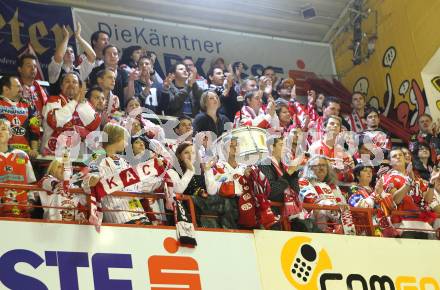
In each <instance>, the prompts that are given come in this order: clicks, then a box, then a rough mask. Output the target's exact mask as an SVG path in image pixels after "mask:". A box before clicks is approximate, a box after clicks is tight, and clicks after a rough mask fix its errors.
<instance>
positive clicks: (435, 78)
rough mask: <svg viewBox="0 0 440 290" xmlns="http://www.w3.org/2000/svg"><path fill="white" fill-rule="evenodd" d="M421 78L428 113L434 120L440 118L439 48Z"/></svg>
mask: <svg viewBox="0 0 440 290" xmlns="http://www.w3.org/2000/svg"><path fill="white" fill-rule="evenodd" d="M421 76H422V81H423V86H424V87H425V92H426V99H427V100H428V105H429V111H430V113H431V116H432V117H433V118H434V120H436V119H437V118H440V48H439V49H437V51H436V53H435V54H434V55H433V56H432V58H431V59H430V60H429V61H428V63H427V64H426V66H425V67H424V68H423V70H422V73H421Z"/></svg>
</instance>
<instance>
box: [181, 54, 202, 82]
mask: <svg viewBox="0 0 440 290" xmlns="http://www.w3.org/2000/svg"><path fill="white" fill-rule="evenodd" d="M182 63H183V64H184V65H185V66H186V70H187V71H188V72H193V74H194V75H195V76H196V83H197V85H198V86H199V88H201V89H202V90H204V91H205V90H207V89H208V82H207V81H206V79H205V78H204V77H203V76H202V75H200V74H199V73H198V72H197V68H196V66H195V65H194V61H193V60H192V58H190V57H188V56H187V57H185V58H184V59H183V60H182Z"/></svg>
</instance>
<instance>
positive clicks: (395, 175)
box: [381, 148, 440, 238]
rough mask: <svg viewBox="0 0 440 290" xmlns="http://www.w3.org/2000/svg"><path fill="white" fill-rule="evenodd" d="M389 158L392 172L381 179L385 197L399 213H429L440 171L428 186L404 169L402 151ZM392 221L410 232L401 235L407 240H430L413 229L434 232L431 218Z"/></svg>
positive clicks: (395, 219)
mask: <svg viewBox="0 0 440 290" xmlns="http://www.w3.org/2000/svg"><path fill="white" fill-rule="evenodd" d="M389 155H390V164H391V167H392V170H390V171H388V172H387V173H385V174H384V175H383V176H382V177H381V180H382V182H383V187H384V194H386V195H389V196H391V197H392V199H393V201H394V203H395V204H396V205H397V209H398V210H402V211H425V212H426V211H429V210H430V208H429V205H430V204H431V203H432V202H433V201H434V190H433V188H434V184H435V182H436V181H437V180H438V179H439V178H440V171H433V173H432V174H431V176H430V180H429V184H427V183H426V181H423V180H422V179H421V178H418V177H416V176H415V175H414V172H413V170H412V167H411V165H409V166H408V167H407V166H406V165H405V158H404V155H403V152H402V150H401V149H399V148H393V149H392V150H391V151H390V153H389ZM392 221H393V223H394V224H396V226H397V227H399V228H401V229H405V228H406V229H408V230H404V232H403V234H402V237H406V238H427V234H426V233H424V232H423V231H422V232H421V231H417V230H414V229H420V230H423V229H427V230H431V229H432V227H431V226H430V225H429V222H430V221H429V218H428V219H427V217H426V216H424V215H419V214H414V215H412V216H401V217H400V216H393V217H392Z"/></svg>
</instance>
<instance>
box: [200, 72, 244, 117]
mask: <svg viewBox="0 0 440 290" xmlns="http://www.w3.org/2000/svg"><path fill="white" fill-rule="evenodd" d="M208 84H209V89H210V90H213V91H215V92H216V93H217V95H218V97H219V98H220V102H221V108H220V113H222V114H224V115H225V116H226V117H228V119H229V120H232V119H233V118H234V116H235V113H237V112H238V111H239V110H240V107H239V105H238V101H237V92H236V91H235V90H234V75H233V73H232V68H231V67H229V72H228V73H227V77H226V81H225V73H224V71H223V70H222V69H221V68H220V67H219V66H213V67H211V69H210V70H209V71H208Z"/></svg>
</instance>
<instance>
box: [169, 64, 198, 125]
mask: <svg viewBox="0 0 440 290" xmlns="http://www.w3.org/2000/svg"><path fill="white" fill-rule="evenodd" d="M170 72H171V73H170V74H168V76H167V78H166V79H165V81H164V83H163V91H162V96H161V100H160V103H161V104H160V106H161V107H163V108H165V114H166V115H170V116H176V117H177V116H180V115H185V116H189V117H194V116H195V115H196V114H197V113H198V112H199V111H200V97H201V95H202V90H201V89H200V88H199V87H198V85H197V83H196V81H195V77H196V76H195V75H194V73H193V72H189V73H188V71H187V70H186V67H185V65H184V64H183V63H176V64H174V65H173V66H172V67H171V71H170Z"/></svg>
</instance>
